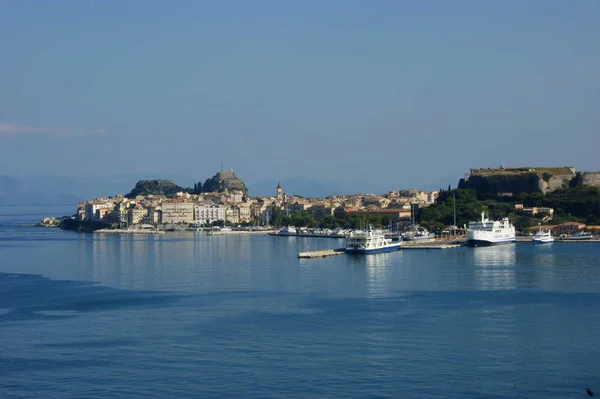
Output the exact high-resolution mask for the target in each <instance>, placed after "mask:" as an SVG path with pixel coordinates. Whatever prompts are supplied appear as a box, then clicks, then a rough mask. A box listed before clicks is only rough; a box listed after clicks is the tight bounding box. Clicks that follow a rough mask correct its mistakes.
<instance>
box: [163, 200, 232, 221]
mask: <svg viewBox="0 0 600 399" xmlns="http://www.w3.org/2000/svg"><path fill="white" fill-rule="evenodd" d="M163 212H164V211H163ZM163 218H164V216H163ZM194 219H195V222H196V224H201V225H202V224H203V225H207V224H211V223H214V222H218V221H225V208H224V207H223V206H220V205H204V204H201V205H196V206H195V207H194Z"/></svg>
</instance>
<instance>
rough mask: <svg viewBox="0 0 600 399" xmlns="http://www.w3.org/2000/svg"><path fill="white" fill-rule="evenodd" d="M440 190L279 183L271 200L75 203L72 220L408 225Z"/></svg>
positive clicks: (212, 195) (221, 196) (223, 196)
mask: <svg viewBox="0 0 600 399" xmlns="http://www.w3.org/2000/svg"><path fill="white" fill-rule="evenodd" d="M216 180H218V181H220V182H229V181H235V180H237V178H236V177H235V174H234V172H233V171H229V172H220V173H218V174H217V176H216ZM437 195H438V191H431V192H427V191H419V190H400V191H391V192H389V193H386V194H383V195H375V194H354V195H342V196H330V197H325V198H303V197H300V196H296V195H287V194H286V193H285V191H284V189H283V187H282V186H281V184H279V185H278V186H277V187H274V190H273V196H271V197H266V196H255V197H250V196H248V195H247V193H246V192H244V191H243V190H229V189H227V188H225V189H223V190H222V191H220V192H219V191H216V192H206V193H201V194H190V193H189V192H185V191H180V192H176V193H175V194H174V195H172V196H165V195H160V194H146V195H137V196H134V197H131V196H124V195H115V196H114V197H104V198H96V199H93V200H89V201H85V202H81V203H79V204H77V209H76V213H75V216H74V219H75V221H76V222H79V223H88V224H92V223H95V224H96V225H98V226H101V225H106V226H111V227H115V228H118V229H129V230H131V229H152V228H153V229H160V230H184V229H195V228H204V227H213V226H218V227H225V226H240V227H241V226H254V227H261V226H262V227H264V226H274V225H277V224H279V223H281V220H284V219H285V218H288V217H293V216H294V215H298V214H307V215H310V217H311V218H312V220H315V221H319V220H324V219H326V218H328V217H329V218H338V219H343V218H345V217H346V216H348V215H357V216H379V217H382V218H385V220H388V221H391V222H394V223H398V222H409V221H410V220H411V217H413V218H414V216H415V215H414V213H415V212H416V209H418V208H419V207H426V206H429V205H431V204H432V203H434V202H435V199H436V198H437Z"/></svg>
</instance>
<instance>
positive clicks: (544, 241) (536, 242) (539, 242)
mask: <svg viewBox="0 0 600 399" xmlns="http://www.w3.org/2000/svg"><path fill="white" fill-rule="evenodd" d="M531 242H532V243H534V244H552V243H553V242H554V240H553V239H541V240H536V239H535V238H534V239H533V240H531Z"/></svg>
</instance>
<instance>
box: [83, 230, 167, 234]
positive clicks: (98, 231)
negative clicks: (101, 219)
mask: <svg viewBox="0 0 600 399" xmlns="http://www.w3.org/2000/svg"><path fill="white" fill-rule="evenodd" d="M94 233H100V234H165V232H164V231H163V230H144V229H130V230H129V229H101V230H96V231H94Z"/></svg>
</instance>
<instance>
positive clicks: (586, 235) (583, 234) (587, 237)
mask: <svg viewBox="0 0 600 399" xmlns="http://www.w3.org/2000/svg"><path fill="white" fill-rule="evenodd" d="M592 238H594V236H592V235H591V234H590V233H586V232H585V231H580V232H577V233H575V234H572V235H570V236H569V237H567V240H591V239H592Z"/></svg>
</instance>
